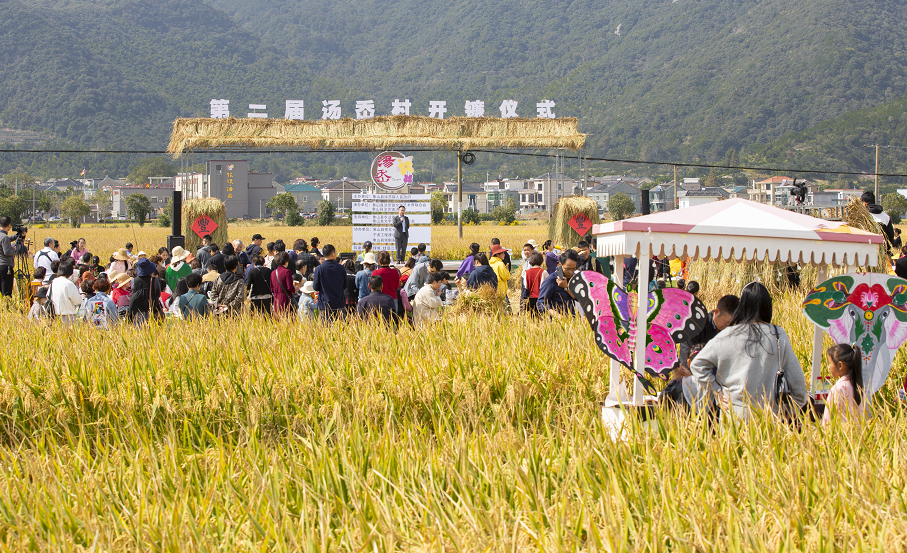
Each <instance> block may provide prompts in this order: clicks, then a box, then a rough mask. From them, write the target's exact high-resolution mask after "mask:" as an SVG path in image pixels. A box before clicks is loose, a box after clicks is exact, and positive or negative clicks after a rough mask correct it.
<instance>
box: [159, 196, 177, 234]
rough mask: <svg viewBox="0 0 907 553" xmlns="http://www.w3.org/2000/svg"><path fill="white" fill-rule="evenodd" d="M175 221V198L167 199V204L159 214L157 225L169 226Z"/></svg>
mask: <svg viewBox="0 0 907 553" xmlns="http://www.w3.org/2000/svg"><path fill="white" fill-rule="evenodd" d="M171 222H173V198H170V199H169V200H167V206H166V207H164V210H163V211H161V213H160V215H158V216H157V226H159V227H164V228H167V227H169V226H170V223H171Z"/></svg>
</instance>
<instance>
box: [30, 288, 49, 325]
mask: <svg viewBox="0 0 907 553" xmlns="http://www.w3.org/2000/svg"><path fill="white" fill-rule="evenodd" d="M45 303H47V288H38V291H37V292H35V302H34V303H33V304H31V309H29V311H28V320H29V321H37V320H38V319H44V318H46V317H47V310H46V309H45V308H44V304H45Z"/></svg>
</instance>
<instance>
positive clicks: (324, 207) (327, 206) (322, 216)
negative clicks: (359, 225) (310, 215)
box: [318, 200, 334, 227]
mask: <svg viewBox="0 0 907 553" xmlns="http://www.w3.org/2000/svg"><path fill="white" fill-rule="evenodd" d="M333 222H334V204H332V203H331V202H330V200H321V201H320V202H318V224H319V225H321V226H323V227H326V226H328V225H330V224H331V223H333Z"/></svg>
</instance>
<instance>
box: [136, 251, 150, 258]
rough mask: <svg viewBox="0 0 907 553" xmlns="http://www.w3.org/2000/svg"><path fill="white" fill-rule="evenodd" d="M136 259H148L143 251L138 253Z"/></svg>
mask: <svg viewBox="0 0 907 553" xmlns="http://www.w3.org/2000/svg"><path fill="white" fill-rule="evenodd" d="M136 257H139V258H141V257H148V254H147V253H145V252H144V251H140V252H139V253H138V254H137V255H136Z"/></svg>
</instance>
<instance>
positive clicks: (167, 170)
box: [126, 157, 177, 184]
mask: <svg viewBox="0 0 907 553" xmlns="http://www.w3.org/2000/svg"><path fill="white" fill-rule="evenodd" d="M176 173H177V169H176V167H175V166H173V165H171V164H169V163H167V158H165V157H146V158H145V159H143V160H142V161H140V162H139V164H138V165H136V166H135V167H133V168H132V171H131V172H130V173H129V176H127V177H126V182H131V183H132V184H146V183H148V182H149V179H150V178H151V177H174V176H176Z"/></svg>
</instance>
